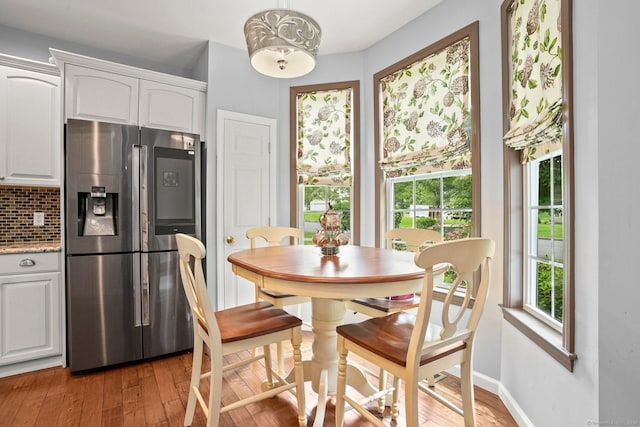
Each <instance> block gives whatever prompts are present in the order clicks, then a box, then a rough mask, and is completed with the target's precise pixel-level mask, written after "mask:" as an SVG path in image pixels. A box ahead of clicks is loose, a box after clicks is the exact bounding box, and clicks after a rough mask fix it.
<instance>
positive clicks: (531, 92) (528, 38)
mask: <svg viewBox="0 0 640 427" xmlns="http://www.w3.org/2000/svg"><path fill="white" fill-rule="evenodd" d="M509 13H510V32H511V34H510V37H511V72H510V80H511V98H510V101H511V102H510V111H509V117H510V125H509V130H508V131H507V133H506V134H505V135H504V141H505V144H506V145H508V146H509V147H512V148H514V149H516V150H523V151H522V157H521V159H522V162H523V163H526V162H529V161H531V160H533V159H534V158H536V157H539V156H540V155H543V154H546V153H550V152H554V151H557V150H560V149H562V108H563V102H562V74H561V65H562V48H561V37H560V36H561V32H560V30H561V26H560V22H561V21H560V16H561V15H560V0H517V1H514V2H513V3H512V5H511V9H510V10H509Z"/></svg>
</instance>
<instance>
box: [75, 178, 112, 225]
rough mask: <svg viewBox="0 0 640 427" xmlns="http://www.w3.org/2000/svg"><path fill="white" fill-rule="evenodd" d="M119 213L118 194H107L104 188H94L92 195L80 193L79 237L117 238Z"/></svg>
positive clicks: (92, 188)
mask: <svg viewBox="0 0 640 427" xmlns="http://www.w3.org/2000/svg"><path fill="white" fill-rule="evenodd" d="M117 212H118V193H107V189H106V187H104V186H92V187H91V192H90V193H78V214H79V218H78V219H79V221H78V227H79V229H78V235H79V236H116V235H117V234H118V215H117Z"/></svg>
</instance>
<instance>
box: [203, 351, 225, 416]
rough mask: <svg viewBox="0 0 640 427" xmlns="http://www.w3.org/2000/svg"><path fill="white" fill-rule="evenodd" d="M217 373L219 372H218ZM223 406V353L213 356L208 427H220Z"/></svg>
mask: <svg viewBox="0 0 640 427" xmlns="http://www.w3.org/2000/svg"><path fill="white" fill-rule="evenodd" d="M216 373H217V374H216ZM221 406H222V355H221V354H220V353H218V354H215V355H212V356H211V376H210V377H209V402H208V412H209V413H208V415H209V416H208V417H207V427H218V423H219V422H220V410H221Z"/></svg>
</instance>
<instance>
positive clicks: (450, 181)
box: [387, 169, 473, 240]
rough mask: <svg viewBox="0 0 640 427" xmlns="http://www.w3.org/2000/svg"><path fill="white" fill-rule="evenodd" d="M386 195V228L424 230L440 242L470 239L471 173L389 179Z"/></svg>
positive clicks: (442, 173) (441, 173) (445, 173)
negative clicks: (433, 231) (438, 238)
mask: <svg viewBox="0 0 640 427" xmlns="http://www.w3.org/2000/svg"><path fill="white" fill-rule="evenodd" d="M387 194H388V195H389V197H390V200H389V201H388V202H387V206H389V209H390V215H389V224H388V227H387V228H389V229H391V228H426V229H430V230H435V231H438V232H440V234H441V236H442V240H455V239H461V238H465V237H469V236H471V230H472V213H473V210H472V204H471V200H472V195H473V191H472V176H471V170H468V169H467V170H462V171H449V172H440V173H438V172H436V173H431V174H423V175H416V176H411V177H402V178H390V179H388V180H387Z"/></svg>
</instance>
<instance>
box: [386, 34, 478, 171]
mask: <svg viewBox="0 0 640 427" xmlns="http://www.w3.org/2000/svg"><path fill="white" fill-rule="evenodd" d="M469 57H470V42H469V38H468V37H466V38H464V39H462V40H460V41H457V42H455V43H453V44H451V45H449V46H448V47H446V48H444V49H442V50H440V51H438V52H436V53H435V54H433V55H430V56H428V57H426V58H424V59H421V60H419V61H417V62H415V63H413V64H411V65H409V66H408V67H406V68H403V69H401V70H398V71H396V72H394V73H393V74H390V75H388V76H386V77H384V78H383V79H381V80H380V93H381V97H382V103H383V108H382V110H383V117H382V134H383V141H384V143H383V144H384V145H383V152H382V160H381V161H380V167H381V169H382V170H383V171H384V173H385V176H386V177H387V178H392V177H398V176H408V175H415V174H420V173H428V172H433V171H446V170H452V169H467V168H470V167H471V114H470V109H471V93H470V89H471V78H470V77H471V76H470V73H469Z"/></svg>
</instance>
